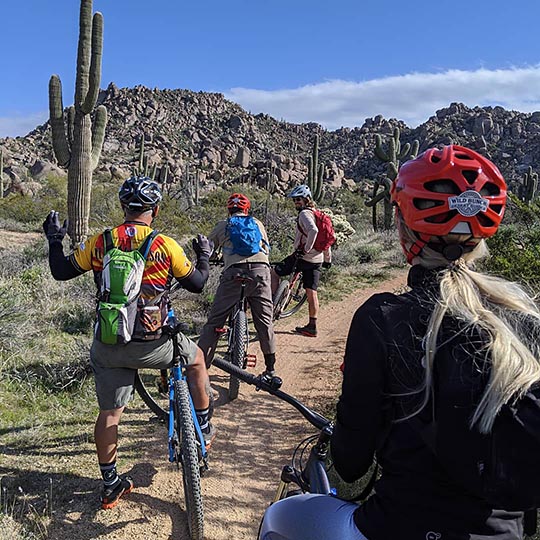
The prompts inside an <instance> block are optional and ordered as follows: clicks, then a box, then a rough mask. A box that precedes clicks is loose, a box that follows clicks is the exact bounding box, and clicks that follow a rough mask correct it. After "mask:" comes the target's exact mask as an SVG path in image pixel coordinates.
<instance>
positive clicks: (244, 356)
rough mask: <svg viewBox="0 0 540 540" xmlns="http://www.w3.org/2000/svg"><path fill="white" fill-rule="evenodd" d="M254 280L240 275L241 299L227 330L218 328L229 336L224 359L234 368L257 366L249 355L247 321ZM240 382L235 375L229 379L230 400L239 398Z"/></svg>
mask: <svg viewBox="0 0 540 540" xmlns="http://www.w3.org/2000/svg"><path fill="white" fill-rule="evenodd" d="M252 280H253V279H252V278H251V277H250V276H248V275H247V274H240V275H238V276H236V277H235V281H237V282H238V283H239V284H240V298H239V299H238V301H237V302H236V304H235V305H234V307H233V309H232V310H231V313H230V314H229V323H228V326H227V328H216V332H218V333H219V334H225V333H226V334H227V352H226V353H225V356H224V359H225V360H226V361H228V362H230V363H232V364H233V365H234V366H237V367H239V368H242V369H245V368H246V367H248V366H249V367H253V366H254V365H255V361H254V357H252V356H251V355H249V354H248V348H249V331H248V320H247V298H246V285H247V284H248V283H249V282H250V281H252ZM239 390H240V381H239V380H238V379H237V378H236V377H235V376H234V375H233V374H231V375H230V379H229V399H230V400H231V401H232V400H233V399H236V398H237V397H238V391H239Z"/></svg>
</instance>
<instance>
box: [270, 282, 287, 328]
mask: <svg viewBox="0 0 540 540" xmlns="http://www.w3.org/2000/svg"><path fill="white" fill-rule="evenodd" d="M288 294H289V282H288V281H287V280H286V279H285V280H283V281H281V282H280V284H279V287H278V288H277V291H276V293H275V294H274V297H273V298H272V302H273V303H274V313H273V319H274V321H277V320H278V319H280V318H281V312H282V311H283V306H284V305H285V302H287V300H288Z"/></svg>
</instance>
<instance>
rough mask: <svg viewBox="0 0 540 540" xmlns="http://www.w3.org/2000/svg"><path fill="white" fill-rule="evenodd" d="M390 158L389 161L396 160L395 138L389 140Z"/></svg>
mask: <svg viewBox="0 0 540 540" xmlns="http://www.w3.org/2000/svg"><path fill="white" fill-rule="evenodd" d="M388 156H389V157H390V159H389V161H394V160H395V159H396V140H395V139H394V138H393V137H390V139H388Z"/></svg>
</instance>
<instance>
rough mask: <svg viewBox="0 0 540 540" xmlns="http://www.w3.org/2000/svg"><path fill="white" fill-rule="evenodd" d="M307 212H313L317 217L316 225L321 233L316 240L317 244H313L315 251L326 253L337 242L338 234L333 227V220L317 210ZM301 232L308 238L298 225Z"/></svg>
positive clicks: (312, 209)
mask: <svg viewBox="0 0 540 540" xmlns="http://www.w3.org/2000/svg"><path fill="white" fill-rule="evenodd" d="M306 210H311V211H312V212H313V215H314V216H315V225H317V229H319V232H318V233H317V238H315V243H314V244H313V249H314V250H315V251H326V250H327V249H328V248H329V247H330V246H332V245H334V244H335V242H336V233H335V231H334V226H333V225H332V220H331V219H330V216H329V215H328V214H325V213H324V212H321V210H317V209H315V208H307V209H306ZM298 228H299V229H300V232H301V233H302V234H303V235H304V236H306V233H305V232H304V231H303V230H302V229H301V227H300V224H298Z"/></svg>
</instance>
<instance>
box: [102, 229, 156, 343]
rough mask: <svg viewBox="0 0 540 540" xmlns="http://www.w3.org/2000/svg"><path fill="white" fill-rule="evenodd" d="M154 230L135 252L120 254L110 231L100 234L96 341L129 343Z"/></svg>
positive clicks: (154, 234) (120, 251)
mask: <svg viewBox="0 0 540 540" xmlns="http://www.w3.org/2000/svg"><path fill="white" fill-rule="evenodd" d="M156 235H157V231H152V232H151V233H150V234H149V235H148V236H147V237H146V238H145V239H144V241H143V242H142V244H141V245H140V246H139V248H138V249H135V250H133V251H122V250H121V249H119V248H117V247H115V246H114V244H113V240H112V234H111V230H110V229H107V230H106V231H105V232H104V233H103V245H104V253H103V270H102V272H101V280H100V281H101V282H100V286H99V291H98V305H97V317H96V326H95V336H96V339H98V340H99V341H101V342H102V343H106V344H108V345H117V344H119V343H122V344H123V343H128V342H129V341H131V337H132V335H133V330H134V328H135V321H136V318H137V301H138V299H139V295H140V292H141V285H142V278H143V273H144V267H145V265H146V257H147V256H148V252H149V251H150V247H151V245H152V242H153V240H154V238H155V237H156Z"/></svg>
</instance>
